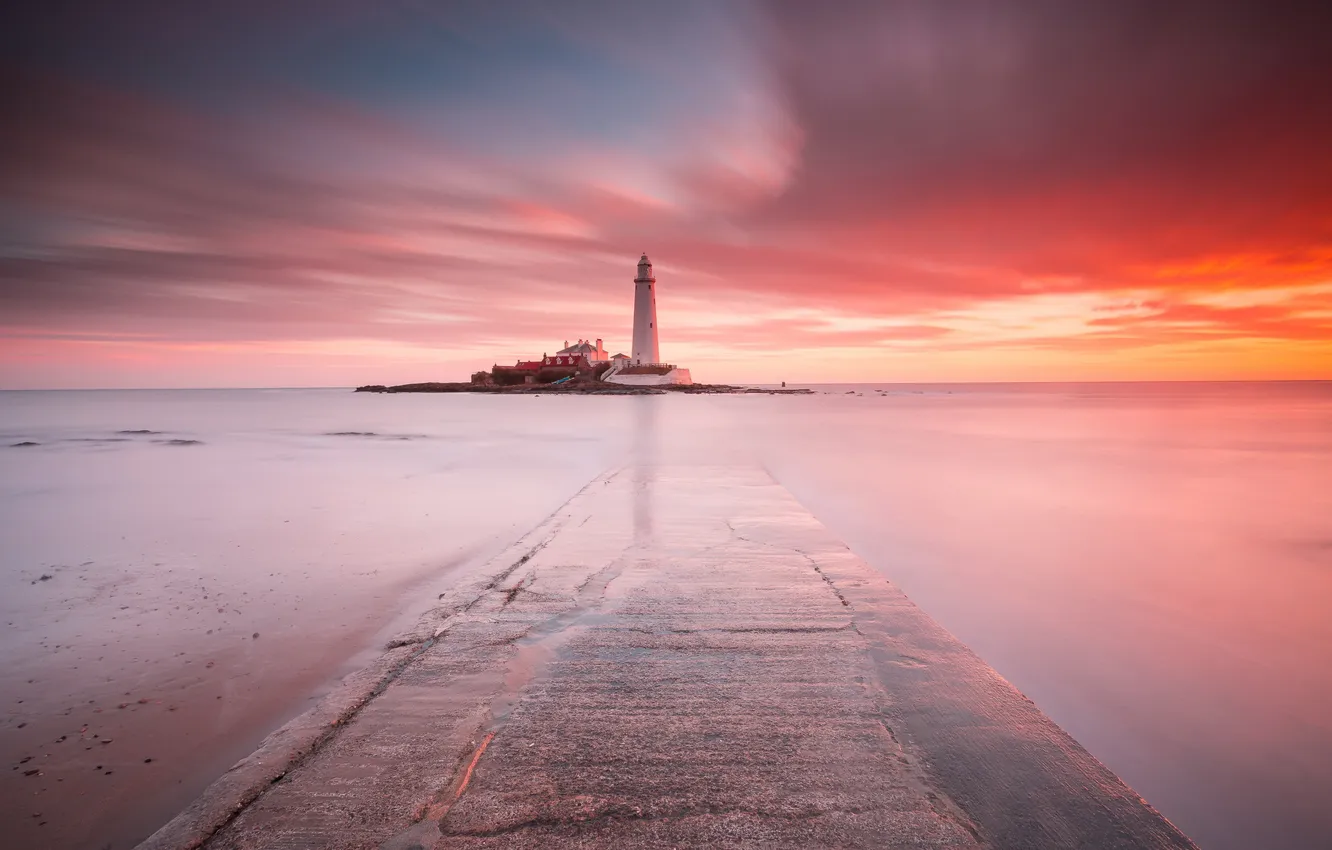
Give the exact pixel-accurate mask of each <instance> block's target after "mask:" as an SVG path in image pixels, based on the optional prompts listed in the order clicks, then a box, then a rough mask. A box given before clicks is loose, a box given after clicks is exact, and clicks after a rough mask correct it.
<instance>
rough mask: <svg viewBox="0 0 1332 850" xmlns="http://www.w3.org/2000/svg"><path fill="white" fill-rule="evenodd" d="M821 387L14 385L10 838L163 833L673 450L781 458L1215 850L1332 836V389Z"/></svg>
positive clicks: (0, 742) (6, 793) (53, 840)
mask: <svg viewBox="0 0 1332 850" xmlns="http://www.w3.org/2000/svg"><path fill="white" fill-rule="evenodd" d="M820 389H821V390H822V392H821V393H820V394H818V395H814V396H798V397H777V396H772V397H770V396H743V397H740V396H723V397H630V398H597V397H587V398H560V397H549V396H547V397H503V398H501V397H490V396H467V395H462V396H459V395H446V396H430V395H415V396H413V395H395V396H373V395H365V394H359V395H358V394H353V393H350V392H347V391H343V390H276V391H275V390H227V391H213V390H198V391H189V390H186V391H125V392H111V391H100V392H50V393H46V392H23V393H0V533H2V534H3V546H0V582H3V583H4V586H5V588H6V590H5V593H4V594H0V618H2V621H3V623H4V630H3V632H0V700H3V703H4V705H5V706H6V712H5V716H4V718H3V719H2V720H0V756H2V757H3V758H5V759H7V760H9V761H10V762H11V764H12V766H14V767H17V768H20V769H18V770H11V771H8V772H6V774H5V775H4V776H3V777H0V782H3V783H4V786H3V788H0V814H3V820H4V822H5V824H6V826H7V828H8V826H9V825H10V824H13V825H14V829H15V830H16V831H15V832H14V833H13V835H15V836H17V838H18V839H19V840H22V841H26V842H28V843H29V845H30V846H50V847H57V848H59V847H67V848H84V847H88V848H92V847H96V848H102V847H105V846H107V845H108V844H110V845H111V846H113V847H122V846H132V843H133V841H134V839H136V838H141V837H143V836H144V835H146V834H147V833H148V832H151V831H152V829H154V828H155V827H156V826H158V825H160V823H161V822H163V821H164V820H165V819H167V818H168V817H170V815H171V814H173V813H174V812H175V811H176V810H177V809H179V808H180V807H182V806H183V805H185V804H186V803H187V802H188V801H189V800H190V799H192V798H193V796H195V795H196V794H197V793H198V792H199V791H200V790H201V789H202V788H203V787H204V786H205V785H207V783H208V782H209V781H211V779H212V778H214V777H215V776H216V775H217V774H218V773H220V772H221V771H222V770H224V769H225V768H226V767H227V766H228V765H229V764H230V763H231V762H233V761H235V759H236V758H238V757H239V756H240V755H243V754H244V753H246V752H248V751H249V749H250V748H252V747H253V746H254V744H255V742H257V740H258V739H259V738H261V737H262V736H263V734H264V733H265V732H266V731H267V730H269V729H271V728H273V727H274V726H276V725H277V724H279V723H281V722H282V721H283V720H285V719H286V718H288V717H290V716H292V715H294V714H295V713H298V712H299V711H301V710H302V709H303V708H304V707H305V706H306V705H308V700H309V698H310V697H311V696H312V695H317V694H318V693H320V692H321V691H322V690H323V689H326V688H327V687H328V685H329V683H330V682H331V681H333V680H335V679H336V677H337V676H338V675H339V674H340V673H341V672H344V671H345V670H346V669H347V668H348V665H349V664H354V663H356V659H358V658H364V657H365V654H366V653H367V652H371V651H373V649H374V647H376V646H378V645H382V642H383V638H384V636H385V635H386V634H388V633H389V632H391V631H392V630H393V628H394V625H393V624H394V623H395V622H401V621H402V619H403V618H406V619H408V620H410V619H411V618H412V617H413V616H414V615H415V614H416V613H419V612H420V611H421V610H423V609H425V608H426V607H428V606H429V603H430V601H432V600H433V599H434V598H435V595H436V593H437V591H438V590H439V589H440V588H442V587H446V586H447V585H448V582H449V576H450V575H451V572H452V571H453V569H454V568H456V567H458V566H460V565H464V564H469V563H475V562H476V561H478V560H480V559H484V558H485V557H487V556H488V555H489V554H491V553H493V552H495V551H497V550H498V549H499V548H500V547H501V546H502V545H503V544H505V543H507V542H509V541H510V540H512V539H514V538H516V537H518V536H520V535H521V534H522V533H524V532H525V531H526V530H527V529H528V528H530V527H531V526H532V525H534V524H535V523H536V522H537V521H539V520H540V519H541V518H542V517H543V516H545V515H546V514H547V513H549V512H550V511H551V510H553V509H554V508H556V507H557V506H558V505H559V504H560V503H561V502H563V501H564V500H565V499H567V498H568V497H569V496H570V495H572V494H573V493H574V492H576V491H577V490H578V488H579V487H581V486H582V485H583V484H584V483H586V482H587V481H588V480H589V479H591V478H592V477H593V476H595V475H596V474H598V473H599V472H601V471H602V470H604V469H605V468H606V467H608V466H611V465H614V464H617V463H621V462H623V461H624V460H625V458H626V457H628V456H629V455H630V453H642V452H645V451H649V452H651V453H652V454H653V456H655V457H656V458H657V459H658V460H659V461H660V462H662V463H745V464H749V463H758V464H762V465H764V466H765V467H766V468H767V469H768V470H769V471H770V472H771V473H772V474H773V475H774V476H775V477H776V478H777V479H778V480H779V481H781V482H782V483H783V484H785V485H786V486H787V487H788V488H790V489H791V491H792V492H793V493H794V494H795V495H796V496H797V498H799V499H800V500H801V501H802V502H803V503H804V504H805V505H806V506H807V507H808V508H809V509H810V510H812V511H814V513H815V514H816V515H818V516H819V518H820V519H822V520H823V521H824V522H825V524H827V525H828V526H829V527H830V528H831V529H832V530H833V531H834V532H836V533H837V534H839V535H840V536H841V537H842V538H843V539H844V540H846V542H847V543H848V544H849V545H850V546H851V547H852V548H853V549H854V550H855V551H857V552H858V553H859V554H860V555H862V556H863V557H865V558H866V560H868V561H869V562H870V563H872V564H873V565H875V566H876V567H877V568H879V569H880V570H882V571H883V572H884V574H885V575H887V576H888V577H889V578H891V579H892V580H893V581H895V582H896V583H898V584H899V585H901V586H902V587H903V588H904V589H905V590H906V591H907V593H908V594H910V595H911V597H912V598H913V599H914V600H915V601H916V602H917V603H918V604H920V605H921V606H922V607H924V608H925V610H927V611H928V612H929V613H930V614H931V615H933V616H934V617H935V619H937V620H938V621H940V622H941V623H942V624H943V625H944V626H945V627H947V628H948V629H950V630H951V631H952V632H953V633H954V634H956V635H957V636H958V637H960V638H961V639H962V640H963V641H965V642H966V643H967V644H968V645H970V646H971V647H972V648H973V649H974V650H976V651H977V652H978V653H979V654H980V655H981V656H982V657H983V658H985V659H986V661H988V662H989V663H990V664H992V665H993V666H994V667H995V668H996V669H998V670H999V671H1000V672H1001V673H1002V674H1003V675H1005V676H1006V677H1007V678H1008V679H1009V680H1010V681H1012V682H1013V683H1014V684H1015V685H1017V686H1018V687H1019V688H1020V689H1022V690H1023V691H1024V692H1025V693H1026V694H1027V695H1028V696H1030V697H1031V698H1033V699H1034V700H1035V701H1036V702H1037V704H1038V705H1039V706H1040V707H1041V708H1042V709H1044V710H1045V712H1046V713H1047V714H1049V715H1050V716H1051V717H1052V718H1053V719H1054V720H1055V721H1056V722H1058V723H1059V724H1060V725H1062V726H1063V727H1064V728H1065V729H1067V730H1068V731H1069V732H1070V733H1072V734H1073V735H1074V736H1075V737H1076V738H1077V739H1078V740H1079V741H1081V742H1082V743H1083V744H1084V745H1085V746H1086V747H1087V748H1088V749H1089V750H1091V752H1092V753H1094V754H1095V755H1096V756H1098V757H1099V758H1100V759H1101V760H1102V761H1104V762H1106V764H1108V765H1109V766H1110V767H1111V768H1112V769H1113V770H1115V771H1116V772H1117V773H1119V774H1120V775H1121V776H1122V777H1123V778H1124V779H1125V780H1126V781H1128V782H1129V783H1130V784H1131V785H1133V786H1134V788H1135V789H1136V790H1138V791H1139V792H1140V793H1141V794H1143V796H1145V797H1146V798H1147V799H1148V800H1149V801H1150V802H1152V803H1153V804H1154V805H1156V806H1157V807H1158V808H1159V809H1161V810H1162V811H1163V812H1164V813H1165V814H1166V815H1167V816H1168V817H1170V818H1171V819H1172V820H1173V821H1175V822H1176V823H1177V824H1178V825H1179V826H1180V827H1181V828H1183V829H1184V830H1185V831H1186V832H1188V833H1189V834H1190V835H1191V836H1193V837H1194V838H1195V839H1196V840H1198V841H1199V843H1200V844H1201V845H1202V846H1203V847H1204V848H1212V850H1217V848H1221V849H1222V850H1241V849H1242V848H1243V850H1247V848H1253V847H1266V848H1292V850H1293V848H1310V847H1322V846H1330V845H1332V813H1329V811H1328V809H1327V807H1326V801H1327V800H1328V799H1332V719H1329V718H1332V711H1329V710H1328V709H1327V706H1328V704H1329V702H1332V618H1329V617H1328V616H1327V613H1326V612H1327V608H1328V605H1329V602H1330V601H1332V385H1329V384H1317V383H1302V384H1196V385H1189V384H1123V385H1114V384H1096V385H1082V386H1077V385H970V386H969V385H940V386H923V385H915V386H901V385H899V386H888V385H882V386H869V385H858V386H855V387H845V386H844V387H823V388H820ZM122 432H133V433H122ZM142 432H152V433H142ZM22 443H34V444H36V445H16V444H22ZM44 576H45V577H46V578H43V577H44ZM256 635H258V636H257V637H256ZM20 724H22V726H20ZM62 736H63V739H62ZM94 736H97V737H94ZM108 738H110V739H111V741H112V742H111V743H109V744H107V743H102V742H103V741H105V740H107V739H108ZM26 757H31V759H32V760H31V761H28V762H24V763H22V764H20V763H19V762H20V760H21V759H23V758H26ZM148 758H151V759H152V761H151V762H146V761H145V759H148ZM36 769H40V770H41V771H42V772H41V773H40V774H33V775H30V776H25V775H24V773H25V771H27V770H36Z"/></svg>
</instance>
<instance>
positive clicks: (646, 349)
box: [601, 254, 694, 387]
mask: <svg viewBox="0 0 1332 850" xmlns="http://www.w3.org/2000/svg"><path fill="white" fill-rule="evenodd" d="M632 350H633V354H632V355H631V356H629V357H624V356H623V355H619V354H617V355H616V356H615V357H613V358H611V359H612V361H613V362H612V364H611V367H610V369H608V370H607V371H606V372H605V373H604V374H603V375H602V377H601V380H603V381H606V382H608V383H612V384H628V385H630V386H638V387H661V386H667V385H669V384H692V383H693V382H694V379H693V378H691V377H690V375H689V370H688V369H681V368H679V367H678V366H673V365H671V364H669V363H663V362H662V361H661V347H660V346H659V345H658V344H657V279H656V278H655V277H653V276H652V262H651V261H650V260H648V258H647V254H644V255H643V256H642V257H639V259H638V275H637V276H636V277H635V278H634V347H633V349H632Z"/></svg>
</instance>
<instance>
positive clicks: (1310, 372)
mask: <svg viewBox="0 0 1332 850" xmlns="http://www.w3.org/2000/svg"><path fill="white" fill-rule="evenodd" d="M65 5H66V4H60V3H55V4H49V5H43V6H40V7H34V8H32V9H28V10H22V11H7V12H4V13H3V18H0V23H3V27H0V30H3V35H0V39H2V40H3V42H4V46H5V52H4V55H5V60H4V62H3V63H0V76H2V78H3V80H4V86H3V90H4V95H3V109H4V113H5V121H4V123H5V125H6V131H5V132H4V134H3V137H2V140H0V161H2V162H3V165H0V222H2V223H3V226H2V229H0V387H3V388H28V387H135V386H258V385H284V386H293V385H299V386H317V385H353V384H358V383H369V382H374V383H390V384H391V383H397V382H406V381H416V380H455V379H465V378H466V376H467V375H468V374H470V372H471V371H473V370H476V369H481V368H488V367H489V366H490V365H491V364H492V363H495V362H509V361H513V360H515V359H517V358H521V357H528V356H536V355H540V354H541V353H542V352H543V351H551V350H554V349H555V348H556V347H557V344H558V343H559V342H561V341H563V340H565V339H573V338H594V337H604V338H605V339H606V345H607V346H608V347H609V348H610V349H612V350H620V349H622V348H624V347H626V346H628V344H629V330H630V317H631V310H632V283H631V281H632V277H633V273H634V262H635V260H636V258H637V257H638V255H639V254H640V253H641V252H643V251H647V252H648V253H649V254H650V255H651V257H652V259H653V261H654V263H655V269H656V274H657V277H658V280H659V281H660V284H659V285H660V293H661V294H660V298H659V310H660V316H661V326H662V339H661V343H662V347H663V350H664V351H667V352H668V354H669V357H671V358H672V359H676V360H679V361H681V362H687V363H689V364H690V365H691V367H692V368H693V371H694V375H695V377H696V379H698V380H703V381H709V380H711V381H735V382H744V381H752V382H776V381H780V380H788V381H809V382H826V381H941V380H958V381H967V380H1121V379H1124V380H1141V379H1265V378H1332V156H1328V154H1327V151H1329V150H1332V99H1330V98H1328V97H1327V95H1326V91H1325V89H1324V85H1325V80H1326V79H1327V75H1328V73H1329V72H1332V68H1330V67H1329V65H1332V60H1330V59H1329V58H1328V56H1327V54H1326V52H1325V51H1324V50H1323V45H1324V40H1323V39H1324V37H1325V34H1326V33H1327V27H1326V25H1325V22H1324V20H1323V19H1322V18H1323V17H1324V16H1323V15H1321V14H1315V13H1309V14H1307V15H1306V14H1303V13H1297V12H1294V11H1290V10H1286V11H1281V10H1273V9H1269V8H1264V7H1260V6H1258V5H1254V6H1252V7H1251V8H1249V7H1245V6H1243V5H1242V4H1225V5H1224V6H1218V5H1216V4H1178V5H1173V4H1172V6H1171V7H1170V9H1169V10H1164V9H1161V8H1159V7H1158V6H1157V5H1156V4H1139V3H1093V4H1083V3H1076V4H1075V3H1067V4H1065V3H1049V4H1045V3H1036V4H1011V5H1006V6H999V5H996V4H975V5H959V6H954V5H949V6H947V7H942V6H939V5H936V4H930V3H920V4H888V3H868V4H836V7H835V9H833V10H829V9H827V8H824V7H823V5H821V4H805V3H782V2H774V3H752V4H751V3H712V2H699V3H693V4H678V5H677V4H669V5H661V6H657V7H655V8H650V7H642V8H630V7H628V6H626V5H622V4H604V5H602V4H595V3H594V4H583V5H579V6H577V7H575V8H576V10H575V11H567V10H566V11H555V7H554V6H547V5H546V4H517V6H516V7H513V8H508V7H506V8H499V7H497V6H496V7H492V6H491V5H489V4H461V5H457V6H454V5H450V4H442V5H432V6H417V5H412V6H399V5H397V4H391V3H389V4H384V3H364V4H361V3H352V2H349V3H337V4H332V5H331V6H328V5H325V4H305V3H295V4H282V6H281V9H280V10H275V9H270V8H269V7H268V6H267V5H259V4H250V3H246V2H240V3H230V4H207V5H208V6H210V7H211V8H209V9H204V8H202V7H196V5H195V4H179V5H172V4H156V3H128V4H114V5H106V6H94V5H91V4H76V6H74V7H71V8H65ZM85 6H86V7H85Z"/></svg>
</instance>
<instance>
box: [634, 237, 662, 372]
mask: <svg viewBox="0 0 1332 850" xmlns="http://www.w3.org/2000/svg"><path fill="white" fill-rule="evenodd" d="M631 359H632V361H633V363H634V365H635V366H645V365H647V364H649V363H660V362H661V347H660V346H659V345H658V344H657V279H656V278H655V277H653V276H652V263H651V261H649V260H648V257H647V254H646V253H645V254H643V256H642V257H640V258H639V260H638V276H637V277H635V278H634V348H633V354H632V355H631Z"/></svg>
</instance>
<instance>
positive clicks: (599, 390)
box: [356, 379, 814, 395]
mask: <svg viewBox="0 0 1332 850" xmlns="http://www.w3.org/2000/svg"><path fill="white" fill-rule="evenodd" d="M356 392H358V393H499V394H512V395H533V394H555V395H663V394H665V393H682V394H686V395H699V394H737V395H745V394H767V395H812V394H813V393H814V391H813V390H809V389H786V388H782V389H775V388H770V387H734V386H729V385H727V384H666V385H658V386H625V385H623V384H611V383H607V382H605V381H599V380H595V379H592V380H578V379H574V380H566V381H555V382H552V383H549V384H508V385H505V384H496V383H490V382H485V383H482V382H478V383H463V382H453V383H449V382H437V381H428V382H425V383H418V384H398V385H397V386H391V387H390V386H384V385H383V384H370V385H367V386H364V387H357V388H356Z"/></svg>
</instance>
